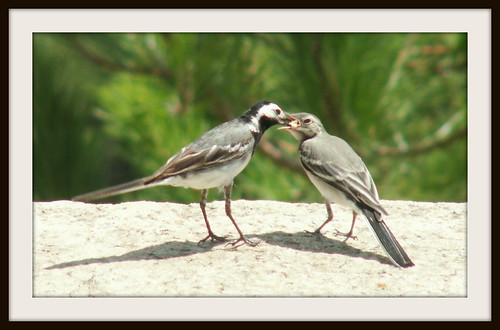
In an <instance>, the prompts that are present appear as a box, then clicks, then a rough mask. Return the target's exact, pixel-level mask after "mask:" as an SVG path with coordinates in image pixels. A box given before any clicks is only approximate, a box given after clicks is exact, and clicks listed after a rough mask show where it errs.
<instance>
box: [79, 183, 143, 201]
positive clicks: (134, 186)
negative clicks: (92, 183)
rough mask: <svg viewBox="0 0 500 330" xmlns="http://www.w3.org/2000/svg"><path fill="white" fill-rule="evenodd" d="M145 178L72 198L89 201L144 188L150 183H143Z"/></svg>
mask: <svg viewBox="0 0 500 330" xmlns="http://www.w3.org/2000/svg"><path fill="white" fill-rule="evenodd" d="M145 181H146V178H142V179H137V180H134V181H130V182H127V183H122V184H119V185H116V186H113V187H108V188H104V189H100V190H96V191H92V192H89V193H86V194H82V195H78V196H75V197H73V198H72V200H74V201H81V202H85V201H89V200H94V199H101V198H106V197H111V196H116V195H121V194H125V193H128V192H132V191H137V190H141V189H145V188H149V187H151V186H152V185H150V184H149V185H145Z"/></svg>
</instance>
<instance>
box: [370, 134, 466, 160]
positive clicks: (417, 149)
mask: <svg viewBox="0 0 500 330" xmlns="http://www.w3.org/2000/svg"><path fill="white" fill-rule="evenodd" d="M466 136H467V128H465V127H464V128H462V129H459V130H456V131H454V132H451V133H449V134H447V135H445V136H440V135H439V134H434V136H433V138H431V139H427V140H424V141H423V142H422V143H419V144H415V145H412V146H406V145H404V146H403V145H402V146H400V147H388V146H380V147H377V148H372V149H371V150H370V151H368V152H366V153H365V154H366V155H367V156H366V157H373V156H376V155H378V156H396V157H414V156H419V155H422V154H425V153H428V152H431V151H434V150H436V149H439V148H443V147H446V146H448V145H450V144H452V143H453V142H455V141H456V140H458V139H461V138H463V137H466Z"/></svg>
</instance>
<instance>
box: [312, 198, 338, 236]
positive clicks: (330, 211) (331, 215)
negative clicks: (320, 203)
mask: <svg viewBox="0 0 500 330" xmlns="http://www.w3.org/2000/svg"><path fill="white" fill-rule="evenodd" d="M325 206H326V212H327V213H328V219H326V221H325V222H323V224H322V225H321V226H319V228H318V229H316V230H315V231H307V230H306V233H308V234H313V235H316V236H320V235H321V229H323V227H324V226H325V225H326V224H327V223H329V222H330V221H332V220H333V211H332V206H331V205H330V202H328V201H326V200H325Z"/></svg>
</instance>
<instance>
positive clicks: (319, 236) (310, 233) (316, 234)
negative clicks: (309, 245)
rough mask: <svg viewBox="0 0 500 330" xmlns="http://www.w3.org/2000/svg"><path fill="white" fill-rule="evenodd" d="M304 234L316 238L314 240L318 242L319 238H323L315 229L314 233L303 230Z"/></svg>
mask: <svg viewBox="0 0 500 330" xmlns="http://www.w3.org/2000/svg"><path fill="white" fill-rule="evenodd" d="M304 233H306V234H309V235H312V236H313V237H316V239H318V240H321V238H322V237H323V234H322V233H321V231H319V230H317V229H316V230H315V231H309V230H304Z"/></svg>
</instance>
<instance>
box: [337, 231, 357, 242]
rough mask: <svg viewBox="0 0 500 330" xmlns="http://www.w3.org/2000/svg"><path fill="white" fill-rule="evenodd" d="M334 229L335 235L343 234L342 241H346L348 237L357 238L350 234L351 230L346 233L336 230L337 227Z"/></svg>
mask: <svg viewBox="0 0 500 330" xmlns="http://www.w3.org/2000/svg"><path fill="white" fill-rule="evenodd" d="M335 231H336V233H335V236H343V237H345V239H344V242H347V240H348V239H349V238H352V239H353V240H355V241H356V240H357V239H358V237H357V236H354V235H353V234H352V232H348V233H347V234H346V233H342V232H340V231H338V230H337V229H335Z"/></svg>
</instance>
